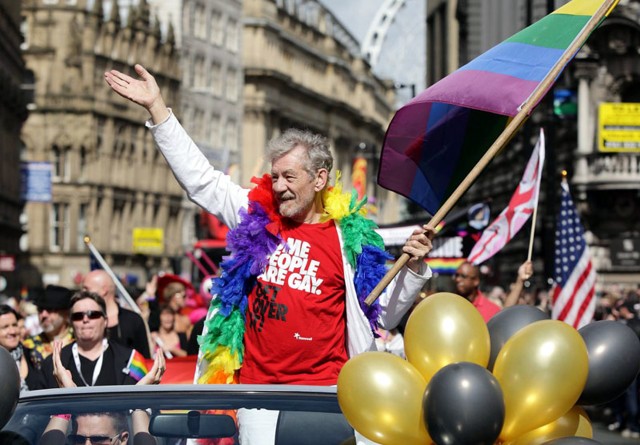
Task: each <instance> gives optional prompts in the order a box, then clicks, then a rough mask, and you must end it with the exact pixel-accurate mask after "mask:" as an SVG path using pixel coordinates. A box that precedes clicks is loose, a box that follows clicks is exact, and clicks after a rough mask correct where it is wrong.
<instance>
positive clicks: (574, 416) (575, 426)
mask: <svg viewBox="0 0 640 445" xmlns="http://www.w3.org/2000/svg"><path fill="white" fill-rule="evenodd" d="M560 437H586V438H587V439H591V438H593V428H592V427H591V422H590V421H589V416H588V415H587V413H586V412H585V411H584V409H582V408H581V407H580V406H577V405H576V406H574V407H573V408H571V410H570V411H569V412H568V413H566V414H565V415H564V416H562V417H560V418H559V419H556V420H554V421H553V422H551V423H547V424H546V425H544V426H541V427H540V428H536V429H535V430H532V431H529V432H526V433H524V434H523V435H521V436H519V437H518V438H517V439H515V440H513V441H511V442H507V443H506V444H505V445H541V444H543V443H545V442H548V441H550V440H553V439H559V438H560Z"/></svg>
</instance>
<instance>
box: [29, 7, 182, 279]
mask: <svg viewBox="0 0 640 445" xmlns="http://www.w3.org/2000/svg"><path fill="white" fill-rule="evenodd" d="M22 5H23V21H24V25H23V26H24V30H23V31H24V35H25V44H24V47H25V49H24V58H25V60H26V63H27V67H28V68H29V69H30V70H32V71H33V73H34V76H35V100H34V104H35V106H34V108H33V110H32V111H31V114H30V116H29V119H28V120H27V122H26V124H25V125H24V128H23V133H22V138H23V142H24V144H25V146H26V155H25V159H26V160H27V161H30V162H48V163H51V165H52V178H53V180H52V182H53V186H52V199H51V202H28V203H27V204H26V216H27V231H28V244H27V245H26V246H24V247H25V248H26V249H27V251H28V256H26V257H25V258H23V261H24V262H25V263H29V264H31V266H32V267H33V268H35V270H36V271H37V272H38V275H39V276H36V275H35V274H31V275H29V277H28V279H29V280H30V281H29V282H25V283H24V284H27V285H38V284H41V283H39V282H38V281H41V282H43V284H47V283H54V282H55V283H60V284H62V285H67V286H73V285H75V284H77V280H78V279H79V277H81V275H82V274H84V273H86V272H87V271H88V268H89V258H88V257H89V255H88V251H87V249H86V246H85V244H84V242H83V237H84V236H85V235H89V236H90V237H91V239H92V242H93V244H94V245H95V246H96V248H97V249H98V250H99V251H101V252H102V254H103V255H105V256H106V258H107V260H108V262H109V264H111V265H112V266H113V268H114V270H115V271H116V272H117V273H120V274H125V273H126V274H130V275H131V276H132V277H134V276H135V277H137V278H138V279H139V280H140V281H142V280H145V279H146V275H145V272H146V270H147V269H148V268H152V267H157V266H167V265H168V263H169V259H170V258H172V257H175V256H181V255H182V226H183V222H184V221H183V218H184V211H183V200H182V196H183V195H182V191H181V190H180V188H179V186H178V184H177V183H176V181H175V180H174V178H173V176H172V175H171V173H170V171H169V169H168V167H167V166H166V163H165V161H164V159H163V158H162V156H160V155H159V153H158V152H157V150H156V149H155V148H154V146H153V142H152V139H151V137H150V135H149V132H148V131H147V130H146V129H145V128H144V125H143V124H144V121H145V119H146V118H147V116H146V115H145V114H146V113H145V112H144V111H143V110H141V109H140V107H138V106H133V105H130V104H129V103H128V101H126V100H124V99H122V98H120V97H118V96H116V95H115V94H114V93H112V92H111V91H110V90H109V88H108V87H107V86H106V84H105V83H104V80H103V73H104V71H106V70H108V69H110V68H116V69H119V70H122V71H125V72H128V73H130V74H133V73H132V72H131V67H132V65H133V63H136V62H139V63H142V64H144V65H145V66H146V67H147V68H149V70H150V71H152V72H153V73H154V75H155V77H156V79H157V80H158V83H159V85H160V86H161V88H162V90H163V95H164V96H165V97H166V98H167V101H168V102H169V103H172V104H179V96H178V91H179V84H180V81H179V80H180V73H179V68H178V56H177V54H176V51H175V46H174V36H173V35H172V31H171V29H169V32H168V35H166V36H165V38H164V39H163V36H162V35H161V31H160V23H159V22H158V20H157V19H156V20H152V19H151V17H150V12H149V7H148V5H147V2H146V1H142V2H140V4H139V5H138V6H137V7H136V8H132V9H131V10H130V11H129V14H128V17H127V20H126V22H123V21H122V20H121V17H120V13H119V8H118V7H117V1H116V0H114V1H113V4H112V5H111V6H112V7H111V8H110V10H109V15H108V16H105V13H104V9H106V8H103V2H102V0H93V1H92V2H90V3H89V4H88V2H87V0H25V1H23V2H22ZM174 107H175V106H174ZM177 111H179V110H177ZM136 228H138V229H153V230H150V231H149V232H150V233H153V236H154V237H155V238H154V239H152V240H149V239H147V240H137V243H138V245H137V247H136V246H134V240H133V232H134V229H136ZM143 232H144V230H143ZM159 232H160V233H161V234H162V235H163V237H160V236H159ZM143 236H144V235H143ZM145 241H146V242H147V246H146V247H147V248H149V247H150V248H151V250H148V249H145ZM149 243H150V244H149ZM136 252H137V253H136ZM26 279H27V278H26V277H25V280H26ZM143 283H144V282H142V283H139V284H143Z"/></svg>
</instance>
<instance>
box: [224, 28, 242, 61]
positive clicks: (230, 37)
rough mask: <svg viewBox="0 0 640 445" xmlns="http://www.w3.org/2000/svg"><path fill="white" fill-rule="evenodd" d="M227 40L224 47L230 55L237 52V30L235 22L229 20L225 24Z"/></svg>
mask: <svg viewBox="0 0 640 445" xmlns="http://www.w3.org/2000/svg"><path fill="white" fill-rule="evenodd" d="M226 34H227V38H226V42H225V44H226V47H227V49H228V50H229V51H231V52H232V53H235V52H237V51H238V46H239V45H238V36H239V34H240V33H239V28H238V21H237V20H229V21H228V22H227V32H226Z"/></svg>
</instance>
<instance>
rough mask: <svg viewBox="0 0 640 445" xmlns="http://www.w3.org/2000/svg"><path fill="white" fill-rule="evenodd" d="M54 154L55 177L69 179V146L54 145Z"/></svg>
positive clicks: (56, 178)
mask: <svg viewBox="0 0 640 445" xmlns="http://www.w3.org/2000/svg"><path fill="white" fill-rule="evenodd" d="M51 152H52V154H53V179H54V180H57V181H61V180H65V179H69V177H68V175H69V147H58V146H57V145H54V146H53V148H52V150H51Z"/></svg>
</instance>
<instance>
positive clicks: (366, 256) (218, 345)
mask: <svg viewBox="0 0 640 445" xmlns="http://www.w3.org/2000/svg"><path fill="white" fill-rule="evenodd" d="M338 178H339V175H338ZM252 182H254V183H255V184H256V187H254V188H253V189H252V190H251V191H250V192H249V206H248V209H247V210H242V211H241V214H240V220H241V222H240V224H239V225H238V227H236V228H235V229H234V230H231V231H230V232H229V234H228V235H227V248H228V250H229V251H230V252H231V256H229V257H227V258H226V259H225V260H224V261H223V262H222V264H221V269H222V274H221V275H220V277H219V278H216V279H215V280H214V284H213V288H212V289H211V293H212V294H213V295H214V298H213V300H212V301H211V306H210V307H209V314H210V315H209V316H208V317H207V321H206V328H207V329H206V334H204V335H201V336H199V338H198V341H199V343H200V351H201V360H204V363H206V367H202V366H201V367H200V369H205V371H204V372H202V373H201V374H200V376H199V378H198V383H235V382H237V371H238V370H239V369H240V368H241V366H242V359H243V354H244V344H243V338H244V331H245V314H246V311H247V304H248V297H247V295H249V293H250V292H251V290H252V289H253V286H254V285H255V283H256V279H257V276H258V275H260V273H261V272H262V271H263V270H264V268H265V267H266V265H267V262H268V260H267V259H268V257H269V255H270V254H271V253H273V252H274V251H275V250H276V248H277V247H278V246H279V245H280V244H282V243H284V240H283V238H282V236H281V235H280V233H281V231H282V229H283V228H285V227H286V221H284V220H282V219H281V218H280V216H279V214H278V212H277V210H276V204H275V198H274V195H273V190H272V187H271V176H270V175H268V174H265V175H264V176H263V177H262V178H253V180H252ZM322 199H323V204H324V211H325V213H324V215H323V221H327V220H329V219H333V220H335V221H336V223H337V225H338V226H339V228H340V230H341V232H342V239H343V248H344V254H345V255H346V256H347V260H348V261H349V264H350V265H351V266H352V267H353V268H354V270H355V278H354V285H355V288H356V292H357V295H358V300H359V302H360V307H361V308H362V311H363V312H364V313H365V315H366V316H367V318H368V320H369V324H370V327H371V331H372V332H373V333H374V335H375V328H376V326H377V321H376V320H377V318H378V315H379V314H380V310H381V309H380V305H379V304H378V302H376V303H374V304H372V305H371V306H369V305H367V304H365V302H364V300H365V298H366V297H367V295H369V293H370V292H371V290H373V288H374V287H375V286H376V285H377V284H378V283H379V282H380V280H381V279H382V277H383V276H384V274H385V273H386V267H385V263H386V261H387V259H389V258H390V255H389V254H388V253H386V252H385V251H384V243H383V241H382V238H381V237H380V236H379V235H378V234H377V233H376V232H375V230H374V229H375V228H376V225H375V223H374V222H373V221H371V220H369V219H367V218H365V214H366V209H364V204H365V203H366V198H364V199H362V200H358V199H357V196H356V193H355V191H354V192H352V193H343V192H342V185H341V184H340V183H337V184H336V185H335V186H334V187H331V188H328V189H327V190H325V191H324V192H323V196H322Z"/></svg>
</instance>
